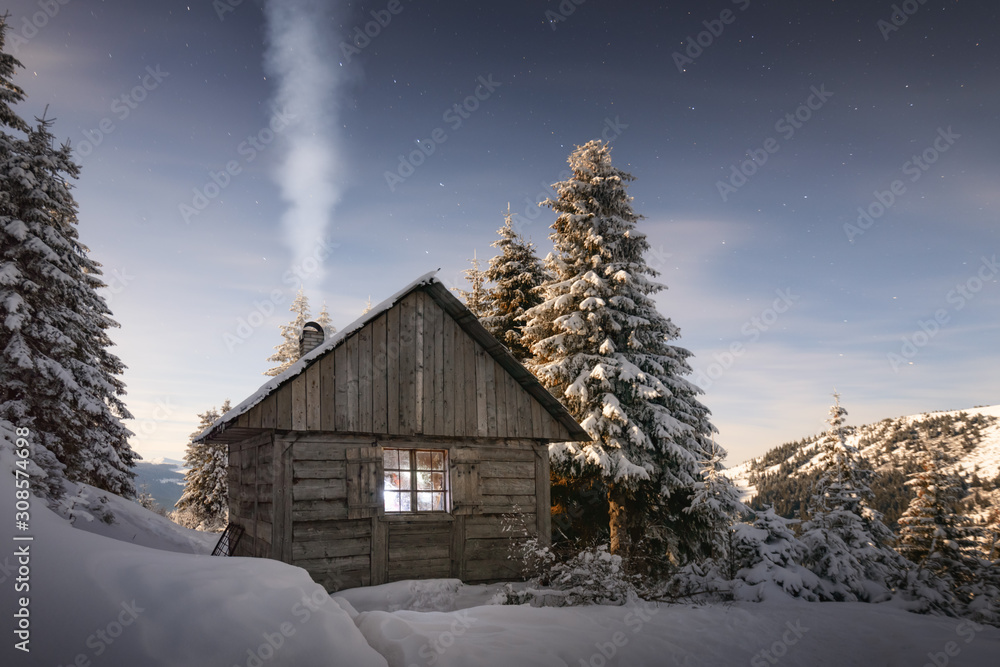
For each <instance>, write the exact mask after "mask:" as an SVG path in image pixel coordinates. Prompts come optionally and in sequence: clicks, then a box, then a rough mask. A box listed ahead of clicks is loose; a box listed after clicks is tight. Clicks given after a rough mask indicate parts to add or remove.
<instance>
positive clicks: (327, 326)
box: [316, 303, 337, 338]
mask: <svg viewBox="0 0 1000 667" xmlns="http://www.w3.org/2000/svg"><path fill="white" fill-rule="evenodd" d="M316 324H318V325H320V326H321V327H323V335H324V337H325V338H329V337H330V336H332V335H333V334H335V333H337V327H335V326H333V320H331V319H330V311H328V310H327V309H326V304H325V303H324V304H323V310H321V311H319V315H318V316H317V317H316Z"/></svg>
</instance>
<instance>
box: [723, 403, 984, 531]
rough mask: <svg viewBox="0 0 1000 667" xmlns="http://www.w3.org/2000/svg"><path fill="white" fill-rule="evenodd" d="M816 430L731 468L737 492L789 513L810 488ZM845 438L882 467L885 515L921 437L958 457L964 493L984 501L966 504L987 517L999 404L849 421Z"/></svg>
mask: <svg viewBox="0 0 1000 667" xmlns="http://www.w3.org/2000/svg"><path fill="white" fill-rule="evenodd" d="M818 437H819V436H811V437H806V438H803V439H802V440H800V441H798V442H791V443H785V444H783V445H781V446H779V447H775V448H774V449H772V450H770V451H768V452H767V453H766V454H764V455H763V456H759V457H757V458H754V459H751V460H749V461H745V462H743V463H741V464H739V465H737V466H733V467H731V468H729V469H728V470H727V471H726V475H727V476H728V477H730V479H732V480H733V481H734V482H735V483H736V485H737V486H738V487H739V488H740V489H741V490H742V491H743V496H744V499H745V500H750V499H753V498H757V499H758V500H760V501H763V502H768V503H774V504H775V508H776V509H777V510H778V512H779V513H781V514H785V515H786V516H787V515H791V514H794V513H795V512H796V511H797V509H798V501H799V500H800V499H802V498H805V497H807V496H808V494H809V491H810V486H811V477H810V475H811V473H812V472H813V471H814V469H815V467H816V464H817V461H818V456H819V453H818V452H817V451H816V442H817V440H818ZM848 442H849V443H850V444H852V445H854V446H856V447H858V448H859V449H860V451H861V453H862V454H863V455H864V456H865V458H867V459H868V460H869V461H870V462H871V463H872V464H873V466H874V467H875V469H876V470H878V472H879V473H881V475H882V483H881V484H880V486H879V487H877V488H876V489H875V490H876V498H875V507H876V509H879V510H880V511H882V512H884V513H886V514H887V517H888V518H890V519H891V520H894V517H895V516H898V512H899V511H900V510H901V507H900V506H901V505H902V506H903V507H905V503H904V502H903V501H904V500H905V496H904V495H903V494H904V492H905V491H906V489H905V487H904V486H903V483H904V482H905V480H906V475H907V473H909V472H911V471H912V470H913V466H914V465H915V461H916V456H917V454H918V452H919V450H920V448H921V447H922V446H923V445H925V444H931V445H934V446H935V447H939V448H941V449H944V450H945V451H947V452H948V453H949V454H950V455H952V456H953V457H954V458H955V459H956V463H955V464H954V466H953V467H954V468H955V469H957V470H960V471H962V473H963V474H964V475H965V477H966V479H967V480H968V482H969V484H970V485H971V486H972V489H971V490H970V496H972V497H975V496H976V493H977V492H978V498H979V499H980V500H981V501H982V503H981V504H980V505H979V506H978V507H971V508H970V509H971V510H972V511H973V513H976V514H980V515H982V516H985V515H986V514H988V510H989V509H990V508H995V507H1000V405H994V406H984V407H977V408H971V409H968V410H952V411H947V412H930V413H922V414H917V415H908V416H905V417H898V418H895V419H883V420H882V421H879V422H876V423H874V424H865V425H862V426H858V427H855V428H854V429H853V433H852V434H851V435H850V436H849V437H848Z"/></svg>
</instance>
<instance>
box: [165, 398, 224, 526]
mask: <svg viewBox="0 0 1000 667" xmlns="http://www.w3.org/2000/svg"><path fill="white" fill-rule="evenodd" d="M230 409H231V406H230V404H229V399H226V402H225V403H223V404H222V407H221V408H219V409H218V410H216V409H215V408H211V409H209V410H207V411H206V412H204V413H202V414H200V415H198V417H199V419H200V420H201V421H200V422H199V424H198V430H196V431H195V432H194V433H192V434H191V442H189V443H188V446H187V453H186V454H185V456H184V463H185V464H186V465H187V467H188V471H187V473H185V475H184V480H185V486H184V493H183V494H182V495H181V497H180V500H178V501H177V503H176V505H174V506H175V507H176V508H177V509H178V510H179V514H181V515H184V514H185V513H186V514H187V515H188V517H187V518H185V519H184V520H183V521H182V523H184V524H185V525H189V526H190V527H192V528H194V527H202V528H209V529H214V528H217V527H221V524H223V523H224V522H225V519H226V516H227V513H228V511H229V451H228V447H227V445H226V444H225V443H219V442H194V439H195V438H196V437H198V435H200V434H201V433H202V432H203V431H204V430H205V429H206V428H208V427H209V426H211V425H212V424H214V423H215V421H216V420H217V419H218V418H219V417H221V416H222V415H224V414H226V413H227V412H229V410H230Z"/></svg>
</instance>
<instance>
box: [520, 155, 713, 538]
mask: <svg viewBox="0 0 1000 667" xmlns="http://www.w3.org/2000/svg"><path fill="white" fill-rule="evenodd" d="M569 164H570V169H571V173H572V176H571V177H570V178H569V179H568V180H566V181H563V182H560V183H556V184H554V186H553V187H554V188H555V190H556V192H557V193H558V196H557V198H556V199H549V200H546V201H545V202H543V205H545V206H548V207H549V208H551V209H552V210H553V211H555V212H556V213H557V214H558V217H557V218H556V221H555V222H554V223H553V225H552V229H553V233H552V234H551V236H550V238H551V239H552V241H553V242H554V244H555V250H554V252H553V253H551V254H550V255H549V256H548V257H547V258H546V268H547V269H548V272H549V273H550V277H549V279H548V280H547V281H546V282H545V283H544V284H543V286H542V289H541V298H542V303H540V304H539V305H537V306H534V307H533V308H531V309H530V310H528V311H527V312H526V313H525V316H526V317H527V318H528V319H529V321H528V324H527V326H526V327H525V329H524V334H523V339H524V344H525V345H526V346H528V347H529V349H530V350H531V353H532V355H533V356H532V358H531V359H530V360H528V363H527V366H528V368H529V369H530V370H531V371H532V372H533V373H534V374H535V376H536V377H538V378H539V380H540V381H541V382H542V384H543V385H544V386H545V387H546V388H547V389H549V391H551V392H552V394H553V395H555V396H556V397H557V398H559V399H560V400H561V401H562V403H563V404H564V405H565V406H566V407H567V409H568V410H569V412H570V413H571V414H572V415H573V417H574V418H576V419H577V421H579V422H580V424H581V425H582V426H583V427H584V428H585V429H586V430H587V432H588V433H589V434H590V435H591V436H592V437H593V438H594V441H593V442H586V443H572V442H570V443H556V444H553V445H552V446H550V454H551V456H552V459H553V465H554V470H556V473H557V474H561V473H565V474H574V475H587V474H598V475H599V476H600V477H601V479H602V480H603V482H604V485H605V488H606V493H607V499H608V506H609V512H610V521H609V523H610V525H609V532H610V541H611V550H612V552H613V553H616V554H621V555H624V556H628V555H630V552H631V545H632V544H635V543H636V542H638V541H639V540H640V539H641V538H642V537H643V535H644V534H645V532H646V528H647V523H649V517H650V516H651V515H652V516H655V517H656V522H657V523H658V524H660V525H665V526H666V528H667V530H668V531H669V532H672V533H673V534H676V535H680V537H679V538H678V539H677V541H676V543H675V545H674V547H675V549H676V550H677V551H678V552H680V553H681V554H683V555H690V552H691V551H693V550H694V549H693V548H692V544H694V543H695V542H699V541H700V539H701V538H700V537H697V538H695V537H694V536H692V535H690V534H688V532H687V530H685V528H684V527H685V526H686V525H688V524H689V523H690V520H689V519H690V517H689V516H687V515H686V514H685V513H684V509H685V508H687V507H689V506H690V504H691V499H692V496H693V494H694V489H695V485H696V483H697V482H698V481H699V479H700V470H699V465H698V462H699V461H701V460H704V458H705V456H706V453H707V452H709V451H710V449H711V440H710V436H711V434H712V433H713V431H714V430H715V429H714V427H713V426H712V425H711V423H709V420H708V416H709V411H708V409H707V408H706V407H705V406H704V405H702V404H701V403H700V402H699V401H698V400H697V398H696V395H697V394H698V393H700V391H701V390H700V389H698V388H697V387H696V386H695V385H693V384H692V383H690V382H688V381H687V380H686V379H684V377H683V376H685V375H688V374H690V373H691V367H690V366H689V365H688V362H687V358H688V357H690V356H691V353H690V352H688V351H687V350H685V349H683V348H681V347H677V346H674V345H672V344H670V342H669V341H673V340H676V339H677V338H678V337H679V336H680V330H679V329H678V328H677V327H676V326H675V325H674V324H673V323H672V322H671V321H670V320H669V319H668V318H666V317H664V316H663V315H661V314H660V313H659V312H658V311H657V308H656V304H655V303H654V302H653V300H652V296H653V295H654V294H656V293H657V292H659V291H661V290H663V289H664V286H663V285H661V284H659V283H657V282H655V281H654V280H653V278H655V277H656V275H658V274H657V272H656V271H654V270H653V269H652V268H650V267H649V266H648V265H647V263H646V260H645V258H644V257H643V254H644V253H645V252H646V251H647V250H648V249H649V243H648V242H647V241H646V237H645V235H643V234H641V233H640V232H639V231H638V230H637V229H636V223H637V222H638V220H639V216H638V215H636V213H635V212H634V211H633V210H632V204H631V201H632V198H631V197H629V196H628V194H627V192H626V186H627V183H628V182H629V181H631V180H633V177H632V176H631V175H630V174H628V173H626V172H624V171H622V170H620V169H618V168H616V167H614V166H612V164H611V148H610V146H608V145H607V144H605V143H602V142H600V141H591V142H589V143H587V144H585V145H583V146H579V147H578V148H577V149H576V150H575V151H573V153H572V154H571V155H570V157H569Z"/></svg>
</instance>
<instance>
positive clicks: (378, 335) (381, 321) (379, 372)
mask: <svg viewBox="0 0 1000 667" xmlns="http://www.w3.org/2000/svg"><path fill="white" fill-rule="evenodd" d="M385 322H386V318H385V315H382V316H380V317H378V318H376V319H375V320H374V321H373V322H372V323H371V329H372V432H374V433H388V432H389V415H388V411H387V405H388V403H387V399H388V396H387V394H386V378H387V372H386V371H387V368H386V365H387V364H388V359H387V357H386V346H385Z"/></svg>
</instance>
